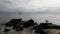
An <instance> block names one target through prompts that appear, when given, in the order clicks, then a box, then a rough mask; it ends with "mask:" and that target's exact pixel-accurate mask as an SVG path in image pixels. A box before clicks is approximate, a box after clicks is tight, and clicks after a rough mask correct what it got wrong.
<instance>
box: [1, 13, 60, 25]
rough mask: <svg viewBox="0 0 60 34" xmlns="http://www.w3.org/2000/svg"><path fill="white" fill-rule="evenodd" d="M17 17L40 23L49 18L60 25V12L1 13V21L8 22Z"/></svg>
mask: <svg viewBox="0 0 60 34" xmlns="http://www.w3.org/2000/svg"><path fill="white" fill-rule="evenodd" d="M17 18H22V20H29V19H33V20H34V21H35V22H37V23H38V24H40V23H41V22H45V20H46V19H47V20H48V21H49V22H51V23H53V24H57V25H60V14H21V15H19V14H0V23H6V22H8V21H10V20H11V19H17Z"/></svg>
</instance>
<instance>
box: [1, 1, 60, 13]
mask: <svg viewBox="0 0 60 34" xmlns="http://www.w3.org/2000/svg"><path fill="white" fill-rule="evenodd" d="M58 9H60V0H0V11H15V10H18V11H23V12H25V11H26V12H28V11H31V12H32V11H34V12H37V11H38V12H39V11H42V10H43V11H44V10H48V11H52V12H54V11H57V10H58ZM58 11H60V10H58Z"/></svg>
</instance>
